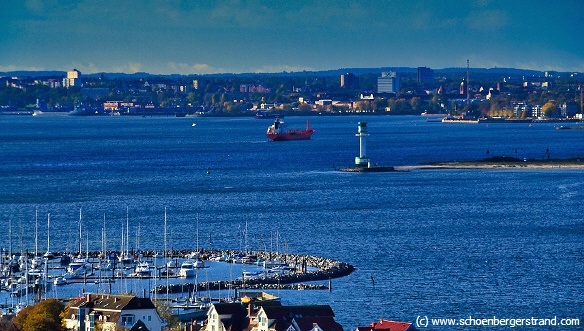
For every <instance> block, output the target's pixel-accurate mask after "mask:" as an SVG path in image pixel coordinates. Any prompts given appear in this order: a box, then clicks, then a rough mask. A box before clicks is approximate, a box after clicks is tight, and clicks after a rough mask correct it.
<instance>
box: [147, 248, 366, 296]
mask: <svg viewBox="0 0 584 331" xmlns="http://www.w3.org/2000/svg"><path fill="white" fill-rule="evenodd" d="M223 254H226V255H241V256H243V255H244V253H242V252H236V251H204V252H202V254H201V256H202V258H208V257H210V256H212V255H223ZM247 255H248V256H249V255H255V256H257V257H258V258H261V259H263V260H265V261H281V262H283V263H289V264H291V265H293V266H295V268H296V269H295V270H293V271H291V272H289V273H284V274H275V275H269V276H260V277H249V278H248V277H246V278H244V279H237V280H221V281H212V282H201V283H198V284H195V283H184V284H173V285H169V286H168V288H167V287H166V285H161V286H157V287H156V288H154V289H153V290H152V292H156V293H167V291H168V293H181V292H192V291H194V290H195V287H196V289H197V290H199V291H206V290H221V289H229V288H231V289H326V288H328V287H326V286H322V285H314V284H302V283H304V282H312V281H319V280H329V279H332V278H339V277H343V276H347V275H349V274H350V273H351V272H353V270H355V268H354V267H353V266H352V265H350V264H347V263H344V262H340V261H335V260H331V259H326V258H323V257H319V256H311V255H296V254H279V253H271V252H250V253H248V254H247ZM306 267H312V268H317V269H318V270H315V271H306ZM298 283H301V284H302V285H300V286H299V285H295V284H298Z"/></svg>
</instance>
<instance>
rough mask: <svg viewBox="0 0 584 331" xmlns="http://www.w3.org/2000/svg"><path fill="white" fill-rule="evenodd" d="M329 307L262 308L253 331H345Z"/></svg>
mask: <svg viewBox="0 0 584 331" xmlns="http://www.w3.org/2000/svg"><path fill="white" fill-rule="evenodd" d="M334 317H335V314H334V313H333V310H332V308H331V307H330V306H329V305H312V306H274V305H272V306H262V307H260V309H259V311H258V313H257V317H256V322H257V325H256V326H255V327H254V328H253V329H252V330H251V331H343V327H342V326H341V325H340V324H339V323H337V322H336V321H335V319H334Z"/></svg>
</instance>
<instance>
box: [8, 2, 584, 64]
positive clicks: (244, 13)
mask: <svg viewBox="0 0 584 331" xmlns="http://www.w3.org/2000/svg"><path fill="white" fill-rule="evenodd" d="M0 28H1V29H2V32H1V33H0V71H12V70H70V69H73V68H77V69H79V70H80V71H81V72H82V73H95V72H125V73H134V72H137V71H144V72H149V73H153V74H170V73H178V74H207V73H242V72H281V71H302V70H309V71H310V70H326V69H339V68H352V67H360V68H363V67H394V66H396V67H398V66H405V67H418V66H427V67H431V68H434V69H440V68H446V67H465V66H466V59H469V60H470V66H471V67H484V68H494V67H515V68H523V69H535V70H557V71H574V72H584V42H583V41H584V1H580V0H573V1H570V0H566V1H562V0H558V1H538V0H533V1H513V0H506V1H505V0H496V1H495V0H494V1H489V0H466V1H449V0H443V1H433V0H428V1H414V0H409V1H408V0H403V1H398V0H394V1H382V0H377V1H368V0H362V1H343V0H336V1H328V0H323V1H318V0H316V1H315V0H311V1H302V0H298V1H294V0H284V1H280V0H273V1H241V0H240V1H236V0H233V1H221V0H209V1H207V0H200V1H197V0H175V1H166V0H157V1H154V0H153V1H150V0H142V1H136V0H120V1H113V0H110V1H106V0H78V1H75V0H63V1H62V0H46V1H45V0H0Z"/></svg>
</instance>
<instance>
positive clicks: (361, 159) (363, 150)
mask: <svg viewBox="0 0 584 331" xmlns="http://www.w3.org/2000/svg"><path fill="white" fill-rule="evenodd" d="M357 129H358V132H359V133H357V134H356V136H357V137H359V156H357V157H355V165H356V166H357V167H358V168H369V167H370V162H371V161H370V160H369V157H368V156H367V136H368V135H369V134H368V133H367V122H359V123H358V124H357Z"/></svg>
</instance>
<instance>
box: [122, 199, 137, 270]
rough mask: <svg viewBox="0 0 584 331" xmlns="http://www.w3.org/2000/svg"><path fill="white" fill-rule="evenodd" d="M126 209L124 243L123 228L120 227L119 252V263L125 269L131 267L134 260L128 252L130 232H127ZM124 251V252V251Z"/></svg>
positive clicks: (127, 217) (127, 219)
mask: <svg viewBox="0 0 584 331" xmlns="http://www.w3.org/2000/svg"><path fill="white" fill-rule="evenodd" d="M128 213H129V212H128V207H126V237H125V238H126V241H125V242H124V226H123V225H122V248H121V251H120V258H119V261H120V263H121V264H122V266H125V267H129V266H130V265H132V263H133V262H134V259H132V256H131V255H130V252H129V249H128V248H129V246H130V239H129V237H130V231H129V224H130V221H129V215H128ZM124 249H125V250H124Z"/></svg>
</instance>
